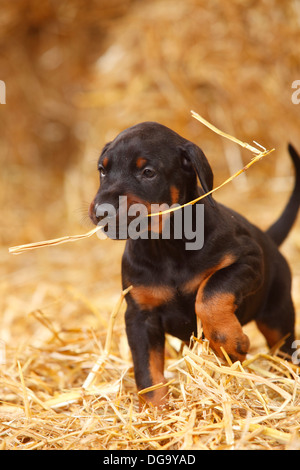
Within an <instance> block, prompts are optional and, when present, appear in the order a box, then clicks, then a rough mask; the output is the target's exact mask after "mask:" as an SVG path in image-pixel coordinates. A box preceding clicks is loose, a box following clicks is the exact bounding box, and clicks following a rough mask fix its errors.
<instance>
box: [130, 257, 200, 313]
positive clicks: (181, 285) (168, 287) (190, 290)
mask: <svg viewBox="0 0 300 470" xmlns="http://www.w3.org/2000/svg"><path fill="white" fill-rule="evenodd" d="M202 280H203V273H201V272H195V270H193V269H191V268H190V267H189V266H187V265H179V264H177V263H173V265H172V264H170V263H169V264H168V265H167V266H164V265H163V264H162V265H161V266H157V267H156V266H155V267H153V268H152V269H141V270H140V272H139V275H138V276H133V279H131V283H132V285H133V289H132V291H131V295H132V297H133V299H134V300H135V302H136V303H137V304H138V305H139V306H140V307H141V308H143V309H147V310H151V309H153V308H156V307H160V306H163V305H164V304H166V303H169V302H172V304H174V303H177V302H181V301H182V300H183V299H186V298H187V297H193V298H194V297H195V296H196V293H197V289H198V287H199V285H200V284H201V282H202Z"/></svg>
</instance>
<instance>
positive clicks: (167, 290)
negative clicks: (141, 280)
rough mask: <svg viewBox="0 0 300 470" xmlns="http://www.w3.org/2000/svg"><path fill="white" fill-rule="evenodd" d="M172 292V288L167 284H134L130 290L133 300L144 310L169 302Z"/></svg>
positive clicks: (172, 295)
mask: <svg viewBox="0 0 300 470" xmlns="http://www.w3.org/2000/svg"><path fill="white" fill-rule="evenodd" d="M174 294H175V291H174V289H172V288H171V287H168V286H134V287H133V288H132V290H131V292H130V295H131V296H132V298H133V299H134V300H135V302H136V303H137V304H138V305H139V306H140V307H142V308H143V309H146V310H152V309H153V308H155V307H159V306H160V305H163V304H165V303H167V302H169V301H170V300H171V299H172V298H173V297H174Z"/></svg>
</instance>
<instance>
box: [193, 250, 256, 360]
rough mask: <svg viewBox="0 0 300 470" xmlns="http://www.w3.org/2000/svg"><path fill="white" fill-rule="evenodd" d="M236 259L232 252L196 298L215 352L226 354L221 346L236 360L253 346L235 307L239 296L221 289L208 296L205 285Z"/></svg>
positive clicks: (208, 337) (210, 273)
mask: <svg viewBox="0 0 300 470" xmlns="http://www.w3.org/2000/svg"><path fill="white" fill-rule="evenodd" d="M234 261H235V259H234V257H233V256H231V255H227V256H225V258H224V259H223V260H222V261H221V262H220V263H219V264H218V265H217V266H216V267H215V268H212V269H211V270H210V271H209V272H208V274H207V276H206V277H205V279H204V280H203V281H202V282H201V284H200V286H199V289H198V292H197V297H196V314H197V315H198V317H199V318H200V320H201V322H202V327H203V332H204V335H205V337H206V338H207V339H208V340H209V343H210V346H211V347H212V349H213V350H214V351H215V353H216V354H217V355H218V356H220V357H223V353H222V350H221V346H222V347H223V348H224V349H225V351H226V352H227V354H229V356H230V357H231V358H232V359H233V360H240V361H243V360H244V359H245V357H246V354H247V352H248V349H249V339H248V337H247V336H246V335H245V334H244V333H243V330H242V326H241V324H240V322H239V321H238V319H237V317H236V315H235V310H236V304H235V296H234V294H232V293H225V292H223V293H222V292H219V293H218V292H217V293H215V294H214V295H211V296H210V297H209V298H208V299H205V297H204V295H203V294H204V288H205V286H206V284H207V282H208V281H209V279H210V278H211V277H212V276H213V274H214V273H216V272H217V271H219V270H220V269H223V268H225V267H228V266H230V265H231V264H233V263H234Z"/></svg>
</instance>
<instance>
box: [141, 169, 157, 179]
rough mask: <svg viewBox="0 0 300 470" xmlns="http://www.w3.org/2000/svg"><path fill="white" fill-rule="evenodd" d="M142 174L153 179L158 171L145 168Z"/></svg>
mask: <svg viewBox="0 0 300 470" xmlns="http://www.w3.org/2000/svg"><path fill="white" fill-rule="evenodd" d="M142 175H143V176H144V177H145V178H147V179H151V178H154V176H156V173H155V171H154V170H152V168H144V170H143V173H142Z"/></svg>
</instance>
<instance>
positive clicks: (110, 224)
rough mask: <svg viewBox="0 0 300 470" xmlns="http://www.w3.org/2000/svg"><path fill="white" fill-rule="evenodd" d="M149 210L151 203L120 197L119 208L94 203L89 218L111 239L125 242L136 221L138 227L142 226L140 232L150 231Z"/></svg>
mask: <svg viewBox="0 0 300 470" xmlns="http://www.w3.org/2000/svg"><path fill="white" fill-rule="evenodd" d="M148 209H149V203H146V202H144V201H141V200H140V199H138V198H133V197H128V196H120V197H119V204H118V206H117V207H116V206H115V205H114V204H110V203H108V202H105V203H96V202H95V201H93V202H92V204H91V205H90V208H89V216H90V219H91V220H92V222H93V223H94V224H95V225H98V226H101V227H102V231H103V232H104V233H105V234H106V235H107V236H108V237H109V238H112V239H115V240H124V239H128V238H130V235H131V234H130V233H129V232H130V227H131V224H133V223H134V222H135V221H136V225H139V226H140V227H139V231H140V232H143V231H145V230H148V221H149V218H148V213H149V210H148ZM137 219H138V220H137ZM131 228H132V227H131Z"/></svg>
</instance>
